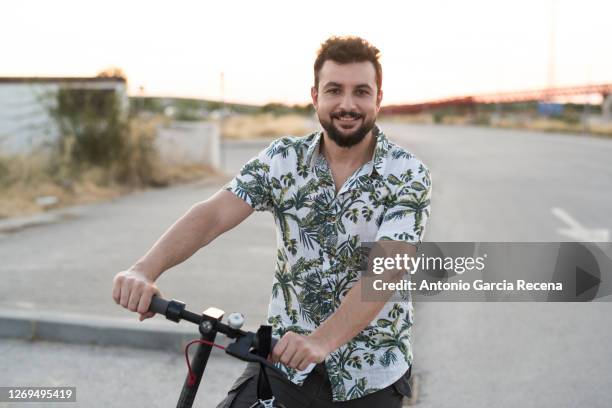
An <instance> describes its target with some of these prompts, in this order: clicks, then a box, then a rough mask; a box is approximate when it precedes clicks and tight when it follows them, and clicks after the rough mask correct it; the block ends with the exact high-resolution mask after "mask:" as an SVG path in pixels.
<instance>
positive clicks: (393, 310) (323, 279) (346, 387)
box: [224, 126, 431, 401]
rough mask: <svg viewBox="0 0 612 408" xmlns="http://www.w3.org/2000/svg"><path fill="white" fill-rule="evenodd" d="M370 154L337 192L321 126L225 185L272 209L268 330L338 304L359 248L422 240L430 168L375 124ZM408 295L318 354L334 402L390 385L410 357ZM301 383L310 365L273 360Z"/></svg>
mask: <svg viewBox="0 0 612 408" xmlns="http://www.w3.org/2000/svg"><path fill="white" fill-rule="evenodd" d="M373 131H374V135H375V137H376V147H375V149H374V155H373V158H372V160H370V161H369V162H367V163H366V164H364V165H363V166H362V167H361V168H359V169H358V170H356V171H355V173H354V174H352V175H351V176H350V177H349V178H348V179H347V180H346V182H345V183H344V185H342V187H341V188H340V190H338V193H337V194H336V188H335V185H334V180H333V178H332V175H331V172H330V169H329V166H328V163H327V161H326V160H325V157H324V156H323V154H321V153H320V152H319V144H320V141H321V138H322V137H323V136H322V132H315V133H313V134H310V135H308V136H304V137H283V138H280V139H277V140H275V141H274V142H272V143H271V144H270V146H269V147H268V148H266V149H264V150H263V151H262V152H261V153H260V154H259V155H258V156H256V157H254V158H253V159H251V160H250V161H249V162H247V163H246V164H245V165H244V166H243V167H242V169H241V170H240V173H239V174H238V175H237V176H236V177H235V178H234V179H233V180H232V181H230V182H229V183H228V184H227V185H226V186H225V187H224V188H225V189H226V190H229V191H231V192H232V193H234V194H236V195H237V196H238V197H240V198H241V199H243V200H244V201H245V202H247V203H248V204H249V205H250V206H251V207H253V208H254V209H255V210H258V211H270V212H272V214H273V215H274V220H275V223H276V227H277V242H278V249H277V253H276V270H275V275H274V279H273V286H272V295H271V298H270V304H269V307H268V323H269V324H270V325H271V326H272V332H273V335H274V336H275V337H276V336H278V337H282V335H283V334H285V332H287V331H293V332H297V333H299V334H304V335H307V334H309V333H311V332H312V331H314V330H315V329H316V328H317V327H318V326H319V325H320V324H321V323H322V322H323V321H325V319H327V318H328V317H329V316H330V315H331V314H333V313H334V311H335V310H336V309H337V308H338V307H339V306H340V303H341V302H342V299H343V298H344V296H345V295H346V294H347V293H348V291H349V290H350V289H351V287H352V286H353V285H354V284H355V283H356V282H357V281H358V280H359V278H360V276H361V272H360V270H361V267H360V263H361V262H360V261H361V258H360V256H359V255H360V254H361V252H360V245H361V243H362V242H364V243H365V242H375V241H378V240H384V239H388V240H389V239H390V240H397V241H405V242H408V243H412V244H415V245H416V244H418V243H420V242H421V240H422V238H423V234H424V230H425V224H426V222H427V219H428V217H429V213H430V194H431V179H430V175H429V171H428V169H427V167H425V165H423V163H421V162H420V161H419V160H418V159H417V158H416V157H415V156H413V155H412V153H410V152H408V151H407V150H405V149H403V148H401V147H399V146H397V145H395V144H394V143H392V142H390V141H389V140H388V139H387V138H386V137H385V135H384V134H383V132H382V131H381V130H380V128H379V127H378V126H375V127H374V129H373ZM412 324H413V307H412V302H411V300H410V298H408V299H406V298H403V299H400V300H399V301H389V302H387V303H386V304H385V306H384V307H383V308H382V310H381V311H380V313H379V314H378V316H377V317H376V318H375V319H374V320H373V321H372V322H371V323H370V324H369V325H368V326H367V327H366V328H364V329H363V331H362V332H360V333H359V334H358V335H357V336H355V337H354V338H353V339H352V340H351V341H349V342H348V343H346V344H345V345H343V346H341V347H340V348H338V349H337V350H335V351H333V352H332V353H331V354H329V355H328V356H327V358H326V359H325V366H326V368H327V373H328V376H329V379H330V382H331V385H332V393H333V399H334V401H346V400H351V399H355V398H359V397H363V396H365V395H367V394H370V393H372V392H375V391H378V390H380V389H382V388H385V387H387V386H389V385H391V384H392V383H394V382H396V381H397V380H398V379H399V378H400V377H401V376H402V375H403V374H404V373H405V372H406V371H407V370H408V368H409V367H410V365H411V363H412V348H411V326H412ZM278 367H279V368H280V369H281V370H283V371H284V372H285V373H286V374H287V376H288V378H289V379H290V380H291V381H292V382H294V383H295V384H298V385H302V384H303V382H304V380H305V379H306V377H307V375H308V374H309V373H310V371H311V370H312V369H313V368H314V364H311V365H310V366H309V367H308V368H307V369H306V370H304V371H298V370H295V369H291V368H288V367H286V366H285V365H283V364H281V363H278Z"/></svg>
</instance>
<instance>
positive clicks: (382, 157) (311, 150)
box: [305, 125, 389, 175]
mask: <svg viewBox="0 0 612 408" xmlns="http://www.w3.org/2000/svg"><path fill="white" fill-rule="evenodd" d="M372 132H373V134H374V136H375V137H376V147H375V148H374V156H373V160H372V161H373V164H374V165H373V166H372V173H374V172H376V173H377V174H378V175H383V174H384V171H385V167H386V165H387V153H388V152H389V141H388V140H387V137H386V136H385V134H384V133H383V132H382V130H380V128H379V127H378V125H374V128H372ZM322 137H323V131H320V132H317V133H315V134H314V138H313V140H312V143H310V146H308V150H307V151H306V157H305V162H306V163H308V166H309V167H311V168H312V166H314V164H315V162H316V158H317V156H318V155H319V145H320V144H321V138H322Z"/></svg>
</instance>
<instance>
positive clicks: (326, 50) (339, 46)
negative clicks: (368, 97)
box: [314, 36, 382, 90]
mask: <svg viewBox="0 0 612 408" xmlns="http://www.w3.org/2000/svg"><path fill="white" fill-rule="evenodd" d="M379 57H380V51H379V50H378V48H376V47H374V46H373V45H372V44H370V43H369V42H367V41H366V40H364V39H363V38H361V37H354V36H347V37H336V36H334V37H330V38H328V39H327V40H326V41H325V42H324V43H322V44H321V48H319V51H318V52H317V59H316V60H315V63H314V78H315V81H314V85H315V88H317V89H318V88H319V71H321V67H323V63H324V62H325V61H327V60H332V61H334V62H336V63H338V64H348V63H351V62H363V61H370V62H371V63H372V64H373V65H374V69H375V70H376V86H378V89H379V90H380V89H381V87H382V67H381V65H380V62H379V61H378V58H379Z"/></svg>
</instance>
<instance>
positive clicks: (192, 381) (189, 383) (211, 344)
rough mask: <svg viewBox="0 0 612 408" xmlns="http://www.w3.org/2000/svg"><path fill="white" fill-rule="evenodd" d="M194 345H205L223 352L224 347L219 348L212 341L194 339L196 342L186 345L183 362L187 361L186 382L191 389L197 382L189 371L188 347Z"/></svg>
mask: <svg viewBox="0 0 612 408" xmlns="http://www.w3.org/2000/svg"><path fill="white" fill-rule="evenodd" d="M195 343H200V344H207V345H209V346H212V347H217V348H219V349H221V350H225V347H223V346H220V345H218V344H216V343H213V342H212V341H208V340H202V339H196V340H192V341H190V342H189V343H187V345H186V346H185V361H187V369H188V370H189V378H188V380H187V385H188V386H190V387H193V386H194V385H195V383H196V380H197V378H196V375H195V374H194V372H193V371H192V370H191V364H190V363H189V347H190V346H191V345H192V344H195Z"/></svg>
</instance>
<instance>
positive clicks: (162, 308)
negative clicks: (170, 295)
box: [149, 295, 170, 316]
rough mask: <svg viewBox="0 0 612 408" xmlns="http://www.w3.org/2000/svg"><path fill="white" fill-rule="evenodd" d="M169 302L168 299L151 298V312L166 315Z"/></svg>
mask: <svg viewBox="0 0 612 408" xmlns="http://www.w3.org/2000/svg"><path fill="white" fill-rule="evenodd" d="M168 304H170V302H168V301H167V300H166V299H164V298H162V297H159V296H157V295H155V296H153V298H151V306H149V312H154V313H159V314H162V315H164V316H165V315H166V311H167V310H168Z"/></svg>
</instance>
